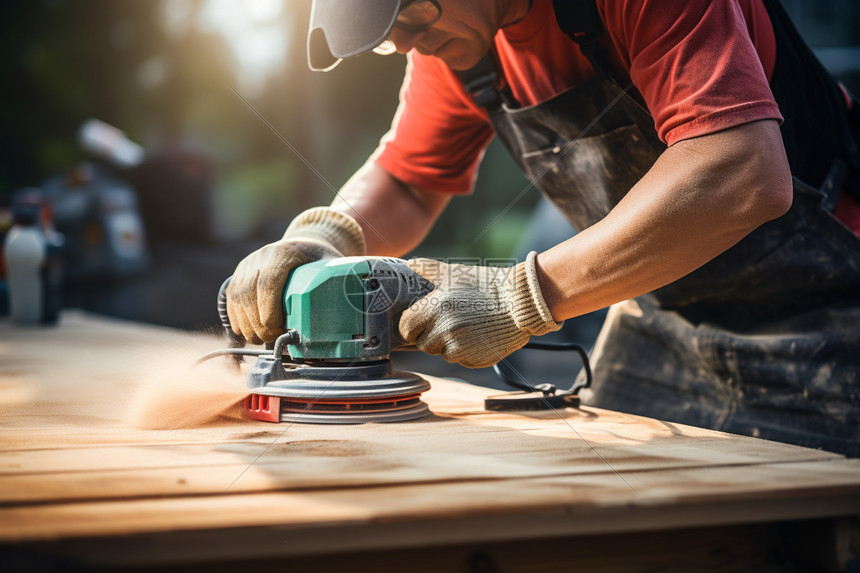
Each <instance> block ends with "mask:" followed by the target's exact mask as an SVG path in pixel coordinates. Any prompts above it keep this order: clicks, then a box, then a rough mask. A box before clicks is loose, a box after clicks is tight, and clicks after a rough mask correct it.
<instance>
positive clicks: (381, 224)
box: [331, 161, 449, 257]
mask: <svg viewBox="0 0 860 573" xmlns="http://www.w3.org/2000/svg"><path fill="white" fill-rule="evenodd" d="M448 201H449V196H447V195H443V194H441V193H433V192H428V191H421V190H417V189H414V188H410V187H408V186H407V185H405V184H403V183H402V182H400V181H398V180H397V179H395V178H394V177H392V176H391V175H390V174H389V173H388V172H387V171H385V170H384V169H382V168H381V167H379V166H378V165H376V164H375V163H374V162H373V161H368V163H367V164H365V165H364V167H362V168H361V169H360V170H358V172H356V174H355V175H353V176H352V178H351V179H350V180H349V181H347V182H346V184H345V185H344V186H343V188H342V189H341V190H340V191H339V192H338V194H337V197H335V200H334V201H333V202H332V204H331V206H332V208H334V209H338V210H340V211H343V212H344V213H347V214H348V215H350V216H351V217H352V218H353V219H355V220H356V221H357V222H358V224H359V225H360V226H361V228H362V230H363V231H364V238H365V240H366V241H367V253H368V254H369V255H384V256H396V257H400V256H403V255H405V254H406V253H408V252H409V251H411V250H412V249H414V248H415V247H416V246H418V244H419V243H420V242H421V241H422V240H423V239H424V237H426V236H427V233H428V232H429V231H430V228H431V227H432V226H433V223H434V222H435V221H436V219H437V218H438V217H439V214H440V213H441V212H442V211H443V210H444V208H445V206H446V205H447V204H448Z"/></svg>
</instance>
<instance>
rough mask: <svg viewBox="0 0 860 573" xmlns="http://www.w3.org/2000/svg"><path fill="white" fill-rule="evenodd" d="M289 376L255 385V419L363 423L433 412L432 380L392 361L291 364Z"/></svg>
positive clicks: (251, 409) (250, 402) (251, 404)
mask: <svg viewBox="0 0 860 573" xmlns="http://www.w3.org/2000/svg"><path fill="white" fill-rule="evenodd" d="M287 375H288V378H287V379H285V380H275V381H270V382H268V383H266V384H265V385H264V386H260V387H255V388H253V392H254V394H252V395H251V396H249V397H248V398H247V399H246V400H245V408H246V410H247V411H248V413H249V414H250V416H251V417H252V418H255V419H258V420H265V421H269V422H303V423H311V424H361V423H365V422H403V421H407V420H414V419H416V418H421V417H424V416H426V415H428V414H429V413H430V409H429V408H428V407H427V404H425V403H424V402H422V401H421V394H422V393H423V392H426V391H427V390H429V389H430V383H429V382H427V380H425V379H424V378H421V377H420V376H418V375H417V374H413V373H411V372H402V371H397V370H392V369H391V364H390V363H389V362H376V363H372V364H362V365H357V366H356V365H351V366H338V365H332V366H323V365H313V366H306V365H291V366H290V368H289V369H288V371H287Z"/></svg>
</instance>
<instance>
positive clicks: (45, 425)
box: [0, 313, 860, 554]
mask: <svg viewBox="0 0 860 573" xmlns="http://www.w3.org/2000/svg"><path fill="white" fill-rule="evenodd" d="M10 331H11V332H10ZM218 346H220V340H219V339H217V338H214V337H199V336H189V335H186V334H183V333H177V332H175V331H167V330H166V329H158V328H148V327H137V326H135V325H129V324H124V323H117V322H115V321H102V320H98V319H93V318H91V317H88V316H86V315H82V314H75V313H69V314H68V315H66V317H65V318H64V324H63V325H62V326H61V327H60V328H59V329H55V330H50V329H49V330H41V329H34V330H32V331H31V330H18V329H15V330H12V329H8V328H6V329H3V328H0V359H2V361H0V430H2V431H0V504H2V507H0V540H6V541H18V542H20V541H26V540H31V541H32V540H46V539H57V538H66V537H68V538H79V537H82V536H83V537H85V536H107V537H115V536H123V535H128V536H138V539H139V536H142V535H158V534H162V533H166V532H176V531H186V532H189V535H190V534H191V533H192V532H198V531H203V530H205V531H208V532H209V533H210V535H207V536H206V537H207V538H208V539H209V544H210V545H211V542H212V539H220V538H219V537H218V535H217V534H212V531H221V532H227V531H233V532H235V531H236V530H237V528H238V529H243V530H247V531H253V533H254V534H260V533H261V532H265V531H268V529H267V528H278V529H277V531H279V532H281V533H280V534H281V535H282V534H283V532H284V531H289V533H290V544H292V543H294V542H295V543H297V545H296V546H295V547H294V546H292V545H290V547H289V548H287V549H284V551H287V552H288V553H289V552H292V553H291V554H306V553H302V552H307V553H312V552H313V551H325V550H334V549H335V548H337V549H338V550H341V551H348V550H359V549H363V548H373V547H377V548H385V547H398V546H400V547H405V546H407V545H409V544H415V543H423V542H427V540H431V541H434V540H435V541H434V542H440V543H441V542H455V541H458V540H461V539H495V540H498V539H510V538H515V537H519V538H523V537H528V536H534V537H538V536H547V535H573V534H576V535H581V534H585V533H596V532H619V531H636V530H643V529H649V528H651V529H653V528H658V527H663V528H665V527H681V526H690V525H703V524H706V525H717V524H721V523H729V522H732V521H735V522H755V521H763V520H769V519H796V518H804V517H822V516H828V515H846V514H850V513H852V512H857V511H860V507H858V500H860V461H858V460H844V459H843V458H842V457H841V456H837V455H835V454H829V453H826V452H820V451H817V450H809V449H805V448H797V447H794V446H788V445H784V444H774V443H770V442H765V441H762V440H755V439H753V438H744V437H739V436H732V435H729V434H724V433H720V432H713V431H709V430H704V429H699V428H691V427H686V426H682V425H677V424H670V423H665V422H659V421H656V420H650V419H646V418H641V417H638V416H631V415H626V414H620V413H615V412H608V411H604V410H599V409H594V408H581V409H568V410H564V411H560V412H544V413H496V412H486V411H484V410H483V408H482V404H481V401H482V400H483V397H484V396H486V395H487V394H489V393H494V391H488V390H486V389H481V388H476V387H471V386H468V385H464V384H461V383H454V382H450V381H445V380H440V379H435V378H431V382H432V384H433V389H432V390H431V391H430V392H429V393H428V394H427V395H426V399H427V401H428V403H429V404H430V406H431V410H432V411H433V416H431V417H430V418H427V419H425V420H422V421H416V422H412V423H403V424H395V425H385V424H367V425H360V426H319V425H303V424H294V425H272V424H266V423H262V422H253V421H247V420H241V419H236V418H228V419H224V420H221V422H220V423H216V424H209V425H206V426H203V427H193V428H185V429H182V428H174V429H167V430H147V429H141V428H140V427H134V426H133V424H131V423H130V417H129V408H130V407H132V406H134V405H135V404H136V403H137V402H138V398H139V396H140V395H139V394H138V393H137V392H138V390H139V389H140V388H146V387H148V385H149V384H150V383H152V381H153V380H154V379H155V380H156V381H158V374H159V373H164V372H166V373H167V374H166V376H167V377H168V378H169V380H170V382H171V384H172V385H171V386H169V387H168V390H170V391H171V392H172V391H173V390H174V388H175V389H176V392H177V395H178V396H179V397H180V398H181V399H184V400H187V399H192V400H193V398H194V396H195V395H196V394H195V392H197V391H202V392H205V391H207V390H206V387H205V384H206V383H207V382H209V378H207V377H212V378H213V380H215V381H216V382H219V381H220V382H223V383H224V384H227V385H232V387H234V388H235V387H237V386H238V387H239V388H240V391H241V384H242V382H241V376H237V375H236V374H235V373H224V372H221V371H219V370H218V369H217V367H215V366H207V367H205V368H203V369H200V370H194V371H191V370H188V368H187V365H188V364H189V363H191V362H192V361H193V359H194V358H196V356H198V355H200V354H202V353H203V352H205V351H208V350H211V349H212V348H215V347H218ZM106 356H107V357H108V358H107V359H105V357H106ZM46 357H47V358H46ZM153 363H155V364H154V365H153ZM151 367H153V368H154V370H152V371H150V370H151ZM154 375H155V377H154V378H153V376H154ZM220 382H219V383H220ZM197 383H199V384H201V385H198V386H194V385H193V384H197ZM186 390H188V391H189V393H185V394H183V392H185V391H186ZM227 395H228V397H229V396H231V395H232V394H230V393H229V392H228V393H227ZM192 405H193V404H192ZM225 535H226V533H225ZM326 537H335V538H337V541H336V542H332V541H331V540H328V539H325V540H324V541H314V540H315V539H324V538H326ZM223 539H224V542H225V545H228V542H227V539H228V538H227V537H225V538H223ZM420 540H425V541H420ZM362 543H363V545H362ZM281 549H282V548H281ZM224 551H225V552H226V553H229V552H231V551H232V552H235V551H241V548H238V547H236V546H235V544H233V546H231V547H229V548H228V547H225V548H224ZM226 553H225V554H226ZM234 554H235V553H234Z"/></svg>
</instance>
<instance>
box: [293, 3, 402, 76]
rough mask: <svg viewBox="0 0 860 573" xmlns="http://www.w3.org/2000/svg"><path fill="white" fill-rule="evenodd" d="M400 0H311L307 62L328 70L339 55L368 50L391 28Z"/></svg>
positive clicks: (337, 60)
mask: <svg viewBox="0 0 860 573" xmlns="http://www.w3.org/2000/svg"><path fill="white" fill-rule="evenodd" d="M400 6H401V0H314V2H313V6H312V7H311V22H310V27H309V28H308V66H309V67H310V68H311V69H312V70H314V71H328V70H331V69H332V68H334V67H335V66H337V65H338V64H339V63H340V61H341V60H342V59H343V58H349V57H352V56H357V55H359V54H363V53H365V52H369V51H371V50H373V49H375V48H376V47H377V46H379V45H380V44H382V43H383V42H384V41H385V40H386V39H387V38H388V35H389V34H390V33H391V30H392V28H394V22H395V20H396V19H397V14H398V12H399V11H400Z"/></svg>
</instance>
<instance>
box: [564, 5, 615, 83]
mask: <svg viewBox="0 0 860 573" xmlns="http://www.w3.org/2000/svg"><path fill="white" fill-rule="evenodd" d="M552 6H553V8H554V10H555V19H556V20H557V21H558V27H559V28H561V31H562V32H564V33H565V34H567V35H568V37H570V39H571V40H573V41H574V42H576V43H577V45H579V49H580V50H581V51H582V55H583V56H585V57H586V58H587V59H588V63H590V64H591V67H592V68H594V71H595V73H597V75H599V76H600V78H601V79H603V80H605V79H608V78H611V77H612V68H611V67H610V66H609V62H608V60H607V59H606V48H604V47H603V46H601V45H600V43H599V40H600V36H601V35H602V34H603V20H601V19H600V12H599V11H598V10H597V4H596V3H595V0H552Z"/></svg>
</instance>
